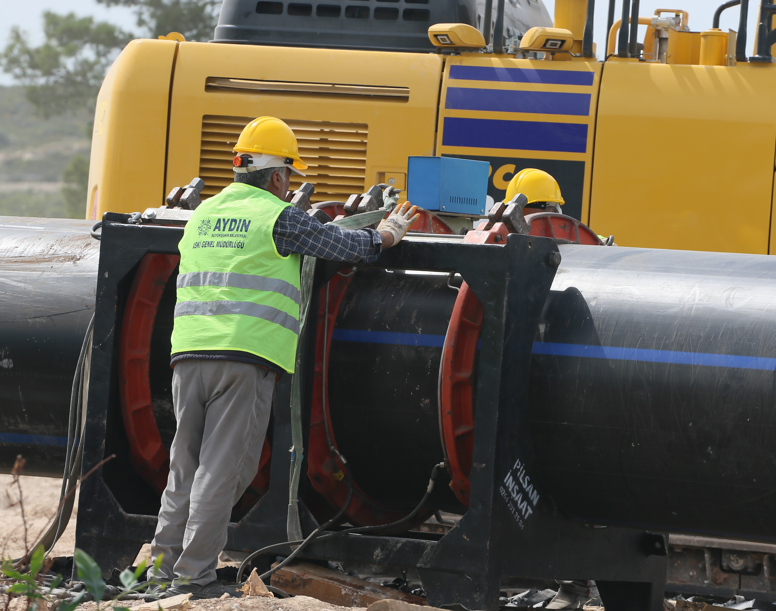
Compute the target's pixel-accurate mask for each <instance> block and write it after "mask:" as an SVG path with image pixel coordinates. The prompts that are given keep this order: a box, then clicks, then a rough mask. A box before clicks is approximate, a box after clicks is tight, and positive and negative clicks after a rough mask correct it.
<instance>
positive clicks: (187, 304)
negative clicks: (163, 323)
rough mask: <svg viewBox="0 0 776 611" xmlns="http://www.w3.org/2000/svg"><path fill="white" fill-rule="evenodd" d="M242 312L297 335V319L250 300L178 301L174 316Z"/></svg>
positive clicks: (244, 314)
mask: <svg viewBox="0 0 776 611" xmlns="http://www.w3.org/2000/svg"><path fill="white" fill-rule="evenodd" d="M223 314H242V315H243V316H253V317H254V318H261V319H262V320H266V321H269V322H271V323H274V324H276V325H280V326H281V327H285V328H286V329H288V330H289V331H292V332H293V333H296V334H297V335H299V321H298V320H297V319H296V318H293V317H292V316H289V315H288V314H286V313H285V312H281V311H280V310H277V309H275V308H273V307H272V306H266V305H261V304H260V303H251V302H250V301H180V302H178V303H177V304H175V318H178V317H179V316H221V315H223Z"/></svg>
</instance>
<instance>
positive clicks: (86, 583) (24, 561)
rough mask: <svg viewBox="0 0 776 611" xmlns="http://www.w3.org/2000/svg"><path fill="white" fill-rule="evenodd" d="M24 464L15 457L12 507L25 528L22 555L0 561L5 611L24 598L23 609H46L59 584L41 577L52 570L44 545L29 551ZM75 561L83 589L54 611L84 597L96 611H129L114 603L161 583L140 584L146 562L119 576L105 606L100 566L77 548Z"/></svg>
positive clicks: (57, 579)
mask: <svg viewBox="0 0 776 611" xmlns="http://www.w3.org/2000/svg"><path fill="white" fill-rule="evenodd" d="M112 458H114V455H111V456H109V457H108V458H105V459H103V460H102V461H100V462H99V463H98V464H97V465H96V466H95V467H93V468H92V469H90V470H89V471H88V472H87V473H85V474H84V475H83V477H82V481H83V480H84V479H86V478H87V477H89V476H90V475H91V474H92V473H93V472H94V471H95V470H96V469H98V468H99V467H100V466H102V465H103V464H104V463H105V462H107V461H108V460H110V459H112ZM25 462H26V461H25V460H24V458H22V457H21V456H17V457H16V462H15V463H14V466H13V469H12V470H11V475H12V476H13V479H12V481H11V485H12V486H14V487H16V488H17V493H18V495H19V498H18V501H16V502H15V503H14V504H15V505H18V506H19V513H20V514H21V519H22V524H23V526H24V547H25V554H24V556H22V557H21V558H20V559H18V560H10V559H2V560H0V573H2V575H3V576H5V578H6V579H7V580H8V581H10V582H11V585H10V586H8V587H7V588H5V595H6V600H5V605H4V611H8V610H9V608H10V605H11V600H13V599H14V598H26V599H27V601H28V602H27V607H26V610H27V611H38V608H39V605H40V606H41V607H42V609H48V605H47V604H43V605H41V603H46V602H48V599H50V598H51V597H52V596H53V592H54V590H55V589H56V588H57V587H59V586H60V585H61V584H62V576H61V575H55V576H54V577H53V579H52V580H51V581H50V582H49V583H48V584H46V583H44V580H43V577H44V575H46V574H47V573H48V571H49V569H50V568H51V564H52V563H51V560H50V559H49V558H47V553H46V550H45V548H44V547H43V545H38V546H37V547H36V548H35V550H34V551H31V550H30V546H29V544H28V530H27V519H26V516H25V512H24V495H23V492H22V487H21V482H20V477H21V472H22V470H23V469H24V465H25ZM74 492H75V488H73V490H71V493H74ZM64 501H65V499H62V501H61V502H60V508H61V505H62V503H64ZM41 534H42V531H41ZM74 559H75V566H76V572H77V574H78V578H79V579H80V580H81V582H82V583H83V590H81V591H80V592H78V593H77V594H76V596H75V597H74V598H71V599H70V600H68V601H63V602H59V603H58V605H57V606H56V611H74V609H75V608H76V607H77V606H78V605H80V604H81V603H82V602H84V599H85V598H86V595H87V594H90V595H91V596H92V598H93V599H94V601H95V602H96V603H97V610H96V611H104V610H107V609H109V608H110V609H113V611H129V609H128V608H127V607H123V606H121V605H118V604H115V603H117V602H119V601H121V600H122V599H123V598H125V597H126V596H127V595H128V594H134V593H136V592H139V591H140V590H144V589H146V588H147V587H150V586H155V585H161V583H160V582H158V581H156V580H155V579H152V580H150V581H141V579H142V578H143V577H144V576H145V572H146V562H145V560H143V561H142V562H141V563H140V565H139V566H138V567H136V568H135V570H134V571H133V570H131V569H124V570H123V571H122V572H121V573H120V574H119V581H121V585H122V586H123V590H122V591H121V592H120V593H119V594H118V595H117V596H114V597H113V598H111V599H110V600H109V601H108V602H107V604H105V605H103V601H102V599H103V595H104V594H105V581H104V580H103V579H102V570H101V569H100V566H99V565H98V564H97V562H95V560H94V558H92V557H91V556H90V555H89V554H87V553H86V552H85V551H83V550H81V549H78V548H76V550H75V554H74ZM162 559H163V556H162V555H161V554H160V555H159V556H158V557H157V558H156V560H155V561H154V564H153V574H154V575H156V574H158V572H159V568H160V567H161V564H162Z"/></svg>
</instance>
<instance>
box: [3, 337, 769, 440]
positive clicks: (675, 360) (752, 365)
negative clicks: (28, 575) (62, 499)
mask: <svg viewBox="0 0 776 611" xmlns="http://www.w3.org/2000/svg"><path fill="white" fill-rule="evenodd" d="M332 339H333V340H334V341H340V342H359V343H369V344H390V345H395V346H424V347H430V348H442V347H443V346H444V343H445V336H444V335H425V334H421V333H390V332H387V331H362V330H359V329H335V330H334V333H333V335H332ZM477 348H478V349H479V348H480V346H479V345H478V346H477ZM533 353H534V354H543V355H551V356H570V357H581V358H590V359H610V360H614V361H637V362H643V363H668V364H671V365H698V366H706V367H729V368H733V369H758V370H763V371H776V358H769V357H761V356H741V355H735V354H711V353H709V352H681V351H673V350H651V349H647V348H615V347H614V346H588V345H585V344H561V343H555V342H534V344H533ZM50 439H51V438H50ZM55 439H60V438H55ZM61 439H63V440H64V441H67V440H66V439H65V438H61ZM0 440H2V436H1V435H0Z"/></svg>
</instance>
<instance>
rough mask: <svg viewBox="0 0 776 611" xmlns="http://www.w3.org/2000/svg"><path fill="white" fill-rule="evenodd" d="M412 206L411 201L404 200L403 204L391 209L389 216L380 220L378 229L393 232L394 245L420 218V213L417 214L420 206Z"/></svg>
mask: <svg viewBox="0 0 776 611" xmlns="http://www.w3.org/2000/svg"><path fill="white" fill-rule="evenodd" d="M410 206H411V204H410V203H409V202H404V203H403V204H402V205H401V206H397V207H396V208H394V209H393V210H392V211H391V213H390V214H389V215H388V218H385V219H383V220H382V221H380V224H379V225H378V226H377V231H385V232H387V233H390V234H391V236H392V237H393V245H395V244H398V243H399V241H400V240H401V239H402V238H403V237H404V235H405V234H406V233H407V230H408V229H409V228H410V226H411V225H412V223H414V222H415V221H417V220H418V219H419V218H420V215H419V214H416V212H417V210H418V207H417V206H412V207H410ZM413 215H414V216H413Z"/></svg>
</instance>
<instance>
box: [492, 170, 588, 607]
mask: <svg viewBox="0 0 776 611" xmlns="http://www.w3.org/2000/svg"><path fill="white" fill-rule="evenodd" d="M518 193H522V194H523V195H525V196H526V198H527V199H528V203H527V204H526V205H525V208H523V214H524V215H525V216H528V215H530V214H536V213H538V212H557V213H560V207H561V206H562V205H563V204H564V201H563V195H561V192H560V186H558V182H557V181H556V180H555V179H554V178H553V177H552V176H551V175H550V174H548V173H547V172H545V171H543V170H537V169H536V168H526V169H525V170H521V171H520V172H518V173H517V174H515V176H514V178H512V180H511V181H509V185H508V186H507V195H506V198H505V199H504V201H505V202H511V201H512V199H513V198H514V197H515V195H517V194H518ZM557 583H558V586H559V588H558V593H557V594H556V595H555V597H554V598H553V599H552V600H551V601H550V602H549V604H548V605H547V607H545V608H546V609H578V608H581V607H582V606H583V605H584V604H585V603H586V602H588V601H589V600H591V599H593V598H595V597H596V596H598V588H597V587H596V585H595V581H586V580H582V579H575V580H574V581H558V582H557Z"/></svg>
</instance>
